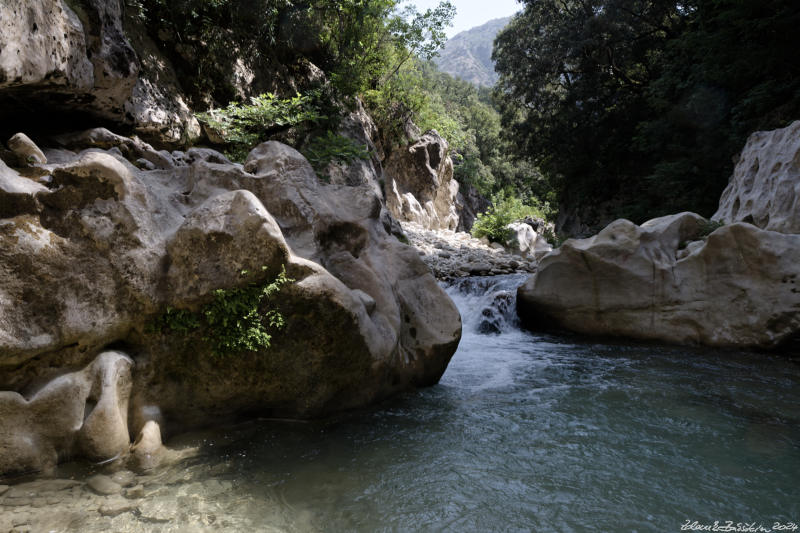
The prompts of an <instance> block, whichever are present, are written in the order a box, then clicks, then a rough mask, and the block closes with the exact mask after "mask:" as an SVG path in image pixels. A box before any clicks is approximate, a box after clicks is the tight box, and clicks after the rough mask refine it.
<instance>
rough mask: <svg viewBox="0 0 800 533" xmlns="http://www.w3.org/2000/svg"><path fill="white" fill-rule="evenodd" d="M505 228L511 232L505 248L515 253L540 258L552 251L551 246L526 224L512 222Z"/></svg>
mask: <svg viewBox="0 0 800 533" xmlns="http://www.w3.org/2000/svg"><path fill="white" fill-rule="evenodd" d="M506 228H507V229H508V230H509V231H510V232H511V237H510V238H509V240H508V241H507V242H506V246H507V247H508V248H509V249H511V250H512V251H514V252H515V253H519V254H522V255H532V256H535V257H537V258H540V257H542V256H544V255H546V254H548V253H549V252H551V251H552V250H553V246H552V245H551V244H550V243H548V242H547V240H546V239H545V238H544V237H543V236H542V235H541V234H539V233H537V232H536V231H535V230H534V229H533V227H532V226H531V224H529V223H527V222H512V223H511V224H509V225H507V226H506Z"/></svg>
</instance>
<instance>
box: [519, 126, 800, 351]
mask: <svg viewBox="0 0 800 533" xmlns="http://www.w3.org/2000/svg"><path fill="white" fill-rule="evenodd" d="M798 197H800V121H798V122H795V123H793V124H792V125H790V126H789V127H787V128H784V129H780V130H776V131H772V132H759V133H755V134H753V135H752V136H751V137H750V139H749V140H748V142H747V145H746V147H745V148H744V150H743V152H742V155H741V157H740V159H739V162H738V164H737V165H736V168H735V170H734V174H733V176H732V178H731V181H730V184H729V185H728V188H727V189H726V190H725V191H724V193H723V194H722V198H721V200H720V207H719V210H718V211H717V213H716V214H715V215H714V216H713V217H712V219H711V220H708V219H705V218H703V217H701V216H700V215H697V214H694V213H681V214H677V215H672V216H667V217H661V218H657V219H654V220H650V221H648V222H645V223H644V224H642V225H641V226H637V225H636V224H633V223H632V222H630V221H627V220H617V221H615V222H613V223H611V224H609V225H608V226H607V227H606V228H605V229H603V230H602V231H601V232H600V233H598V234H597V235H596V236H594V237H591V238H588V239H580V240H574V239H572V240H568V241H566V242H565V243H564V244H563V245H562V246H561V247H560V248H559V249H557V250H555V251H554V252H552V253H550V254H549V255H547V256H546V257H544V258H543V259H542V261H541V263H540V265H539V270H538V272H537V273H536V274H535V275H534V276H532V277H531V278H530V279H529V281H528V282H527V283H525V285H523V286H522V287H521V288H520V289H519V294H518V306H519V312H520V315H521V316H522V317H523V319H524V320H525V321H526V322H527V323H528V325H529V326H531V327H548V326H549V327H552V326H556V327H562V328H566V329H570V330H573V331H578V332H581V333H588V334H594V335H615V336H625V337H632V338H639V339H652V340H661V341H669V342H678V343H698V344H705V345H710V346H752V347H776V346H779V345H781V344H782V343H786V342H788V341H790V340H792V339H793V338H794V337H796V335H797V334H798V332H800V233H799V231H800V209H798V201H797V198H798Z"/></svg>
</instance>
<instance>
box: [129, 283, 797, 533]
mask: <svg viewBox="0 0 800 533" xmlns="http://www.w3.org/2000/svg"><path fill="white" fill-rule="evenodd" d="M521 281H522V278H520V277H518V276H505V277H497V278H472V279H470V280H469V281H466V282H464V283H462V285H461V286H455V287H450V288H449V289H448V292H449V293H450V295H451V296H452V297H453V299H454V300H455V301H456V303H457V305H458V306H459V309H461V312H462V316H463V319H464V334H463V339H462V341H461V345H460V347H459V349H458V352H457V353H456V355H455V357H454V358H453V360H452V362H451V364H450V367H449V368H448V370H447V372H446V373H445V375H444V377H443V379H442V381H441V383H440V384H439V385H437V386H435V387H432V388H429V389H425V390H420V391H415V392H413V393H408V394H406V395H403V396H401V397H398V398H395V399H393V400H391V401H389V402H386V403H384V404H382V405H378V406H376V407H374V408H370V409H367V410H362V411H358V412H353V413H348V414H346V415H342V416H340V417H338V418H335V419H332V420H326V421H320V422H311V423H301V422H297V423H291V422H275V421H260V422H255V423H249V424H247V425H245V426H239V427H237V428H234V429H230V430H227V431H225V432H222V433H217V434H213V435H212V434H209V435H201V436H196V437H195V439H198V440H197V442H200V443H201V444H202V447H201V449H202V453H201V454H200V455H198V456H196V457H194V458H192V459H190V460H188V461H186V462H184V463H182V464H180V465H179V466H178V467H177V468H173V469H172V472H171V473H170V472H166V473H162V474H159V475H161V476H162V478H161V479H162V481H161V482H160V483H161V484H162V485H163V487H164V488H163V489H162V493H163V494H183V495H186V494H187V493H190V492H191V491H192V490H194V489H187V487H191V486H194V487H198V488H197V489H196V490H197V491H199V492H200V494H197V495H195V496H196V497H197V498H199V499H201V500H204V501H208V502H210V503H208V505H211V503H213V504H214V505H216V506H217V507H215V509H216V510H215V511H214V513H215V514H214V516H213V520H212V522H214V523H215V524H216V525H217V526H219V527H222V525H224V524H225V523H226V522H225V517H224V516H222V515H223V514H224V513H228V514H229V515H230V516H229V518H230V520H229V521H228V522H227V523H228V524H231V527H232V528H233V529H236V527H234V526H235V524H239V526H238V527H244V526H243V525H242V524H246V525H247V527H248V528H252V529H253V530H273V529H272V528H274V530H276V531H337V532H340V531H341V532H344V531H354V532H356V531H357V532H361V531H363V532H380V531H402V532H405V531H452V532H472V531H474V532H488V531H536V532H547V531H554V532H571V531H575V532H580V531H600V532H610V531H637V532H650V531H653V532H663V531H680V530H681V526H683V525H684V524H686V522H687V520H688V521H695V520H696V521H697V522H698V523H700V524H713V522H714V521H715V520H718V521H720V522H724V521H732V522H734V523H736V522H756V523H761V524H763V525H764V527H771V526H772V525H773V524H774V523H775V522H781V523H783V524H787V523H791V522H794V523H798V522H800V364H798V361H797V360H796V359H792V358H790V357H787V356H785V355H783V356H777V355H769V354H761V353H738V352H720V351H707V350H699V349H686V348H675V347H659V346H642V345H627V344H595V343H587V342H580V341H577V340H574V339H566V338H560V337H554V336H543V335H535V334H531V333H528V332H524V331H521V330H520V329H519V328H518V327H517V325H516V324H515V323H514V319H513V300H512V297H513V293H514V289H515V287H516V285H518V284H519V283H520V282H521ZM498 330H499V331H500V333H480V331H498ZM156 479H159V478H158V476H156ZM212 479H217V480H222V481H224V482H227V483H228V485H226V487H227V488H225V489H221V490H220V489H218V490H217V491H216V492H215V493H213V494H212V493H208V494H203V491H204V490H206V489H205V488H204V487H206V486H207V482H208V481H209V480H212ZM198 482H200V483H198ZM203 483H206V484H205V485H204V484H203ZM192 484H194V485H192ZM164 491H167V492H164ZM181 491H182V492H181ZM129 514H130V513H129ZM135 518H136V516H135V513H134V514H133V515H132V516H131V517H130V520H135ZM190 519H191V517H186V516H184V517H183V518H174V519H173V522H171V524H172V526H175V527H177V528H178V529H176V530H180V523H179V522H180V520H184V521H186V520H188V521H189V522H191V520H190ZM116 520H122V518H121V517H118V518H116ZM176 520H177V521H178V522H175V521H176ZM236 520H239V521H238V522H237V521H236ZM241 520H244V522H242V521H241ZM189 522H187V523H189ZM204 523H208V520H206V522H204ZM120 524H121V523H120ZM168 525H169V523H164V524H162V525H161V526H159V527H167V526H168ZM119 527H120V528H121V529H122V528H123V526H122V525H119ZM131 529H132V530H135V528H133V527H131ZM223 529H224V527H223ZM160 530H161V529H160Z"/></svg>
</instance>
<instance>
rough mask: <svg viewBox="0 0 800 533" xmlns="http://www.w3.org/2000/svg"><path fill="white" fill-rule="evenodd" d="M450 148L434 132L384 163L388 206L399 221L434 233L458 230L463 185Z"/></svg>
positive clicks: (396, 152) (429, 132) (426, 134)
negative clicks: (460, 195)
mask: <svg viewBox="0 0 800 533" xmlns="http://www.w3.org/2000/svg"><path fill="white" fill-rule="evenodd" d="M449 149H450V148H449V146H448V144H447V141H445V140H444V139H443V138H442V137H441V136H440V135H439V134H438V133H437V132H436V131H435V130H431V131H428V132H427V133H425V135H423V136H422V137H420V138H419V139H418V140H417V141H416V142H414V143H412V144H410V145H408V146H406V147H403V148H398V149H395V150H394V151H393V152H392V153H391V154H390V155H389V157H387V159H386V161H384V179H385V184H384V191H385V194H386V206H387V207H388V208H389V211H390V212H391V213H392V215H393V216H394V217H395V218H396V219H397V220H401V221H406V222H413V223H415V224H419V225H420V226H422V227H423V228H426V229H434V230H436V229H449V230H455V229H456V228H457V227H458V220H459V217H458V211H457V207H456V204H457V198H458V188H459V186H458V182H457V181H456V180H454V179H453V161H452V160H451V159H450V156H449V154H448V152H449Z"/></svg>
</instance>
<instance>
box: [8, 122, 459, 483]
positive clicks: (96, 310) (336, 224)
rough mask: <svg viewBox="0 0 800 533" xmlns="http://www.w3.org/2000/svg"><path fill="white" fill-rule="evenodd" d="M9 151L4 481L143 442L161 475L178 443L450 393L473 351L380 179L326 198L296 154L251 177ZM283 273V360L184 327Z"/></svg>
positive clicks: (66, 150)
mask: <svg viewBox="0 0 800 533" xmlns="http://www.w3.org/2000/svg"><path fill="white" fill-rule="evenodd" d="M8 145H9V146H8V150H3V151H1V152H0V156H2V157H3V159H4V160H5V162H4V163H0V272H2V273H3V284H2V285H0V391H3V392H0V452H1V453H0V473H8V472H26V471H33V470H43V469H47V468H49V467H52V466H53V465H54V464H55V463H56V462H58V461H59V460H61V459H63V458H65V457H75V456H80V457H87V458H89V459H92V460H95V461H105V460H111V459H114V458H116V457H118V456H119V457H124V456H127V455H128V454H129V452H130V448H131V446H130V445H131V440H132V439H131V437H134V436H138V437H137V439H136V440H137V444H135V445H134V447H133V449H134V451H135V450H137V449H139V450H140V451H141V453H140V454H139V456H140V458H139V459H137V461H143V462H145V463H146V462H147V458H148V457H149V456H152V455H153V453H156V452H157V450H158V449H159V447H160V442H161V433H162V432H164V431H166V432H168V433H172V434H174V432H176V431H180V430H182V429H186V428H190V427H193V426H198V425H207V424H210V423H213V422H214V421H218V420H229V419H230V417H231V416H233V415H237V414H243V413H260V414H265V415H269V416H289V417H314V416H321V415H324V414H326V413H330V412H333V411H337V410H342V409H348V408H353V407H357V406H360V405H365V404H367V403H370V402H373V401H375V400H377V399H379V398H383V397H385V396H387V395H389V394H392V393H393V392H396V391H399V390H402V389H405V388H408V387H412V386H424V385H430V384H433V383H435V382H436V381H438V379H439V377H440V376H441V375H442V373H443V372H444V370H445V368H446V366H447V363H448V361H449V359H450V357H451V356H452V354H453V352H454V351H455V349H456V346H457V345H458V342H459V338H460V332H461V321H460V317H459V313H458V311H457V309H456V308H455V306H454V305H453V303H452V301H450V299H449V298H448V297H447V296H446V294H445V293H444V291H443V290H442V289H441V288H440V287H439V286H438V284H437V283H436V280H435V279H434V277H433V276H432V275H431V274H430V271H429V270H428V268H427V267H426V266H425V264H424V263H423V262H422V261H421V260H420V259H419V256H418V254H417V252H416V250H415V249H414V248H412V247H411V246H408V245H406V244H404V243H402V242H401V241H400V240H398V238H397V237H396V236H395V235H393V232H396V231H397V230H396V227H397V223H396V222H395V221H393V219H392V217H391V216H390V215H389V213H388V212H387V210H386V209H385V207H384V206H383V203H382V199H381V196H380V193H379V191H378V189H377V188H376V187H375V186H374V184H356V185H346V184H328V183H325V182H323V181H321V180H320V179H319V178H318V176H317V175H316V173H315V172H314V170H313V169H312V167H311V165H310V164H309V163H308V161H306V159H305V158H304V157H303V156H302V155H301V154H300V153H298V152H297V151H295V150H294V149H292V148H290V147H289V146H286V145H283V144H281V143H278V142H268V143H264V144H261V145H259V146H257V147H256V148H255V149H254V150H253V151H252V152H251V153H250V155H249V156H248V158H247V160H246V162H245V164H244V165H240V164H235V163H231V162H230V161H228V160H227V159H226V158H225V157H224V156H223V155H222V154H219V153H217V152H215V151H213V150H208V149H198V148H192V149H189V150H187V151H185V152H184V151H173V152H168V151H165V150H161V151H158V150H155V149H153V148H152V147H151V146H149V145H147V144H146V143H143V142H142V141H139V140H137V139H130V138H126V137H121V136H118V135H115V134H113V133H111V132H110V131H108V130H105V129H94V130H90V131H87V132H83V133H80V134H75V135H64V136H61V137H59V138H58V139H57V142H56V143H55V146H53V147H47V148H45V149H41V150H40V149H39V147H37V146H36V145H35V144H34V143H33V141H31V139H30V138H28V137H27V136H25V135H16V136H14V138H13V139H12V140H11V142H9V143H8ZM284 270H285V273H286V277H288V278H290V279H291V280H292V281H291V282H290V283H287V284H285V285H284V286H283V287H282V288H281V290H280V291H279V292H278V293H277V294H274V295H273V296H272V297H270V299H269V302H268V303H265V304H263V305H262V306H261V308H260V309H259V312H261V313H263V317H262V318H261V320H262V322H264V323H267V322H271V321H272V320H273V318H274V317H275V316H277V315H275V314H272V313H273V312H275V313H278V314H279V315H280V316H282V317H283V318H284V321H285V325H284V326H283V327H282V328H277V327H276V328H275V329H274V330H273V331H272V332H271V335H272V338H271V342H269V343H267V344H266V345H265V344H264V343H262V344H261V345H259V346H255V347H254V346H253V345H246V346H247V349H243V350H239V351H233V350H231V353H219V350H217V349H215V348H214V346H215V345H214V344H213V342H211V341H213V339H210V338H209V336H210V335H211V333H209V331H207V330H200V329H192V328H191V327H190V326H187V325H186V324H185V323H182V322H180V321H177V322H174V321H173V322H170V320H175V317H176V316H177V317H181V316H199V315H198V313H200V312H201V311H202V310H203V309H207V307H206V306H208V305H209V304H210V303H213V302H218V301H219V300H218V298H220V297H222V296H224V295H225V294H227V295H233V296H231V297H232V298H233V297H236V295H241V294H242V291H244V290H246V289H248V288H250V289H252V288H253V287H260V286H262V285H263V286H266V284H267V283H269V282H270V281H271V280H274V279H276V278H277V277H278V276H279V274H280V272H281V271H284ZM237 291H238V292H237ZM221 295H222V296H221ZM223 304H224V305H223V306H222V308H223V309H227V308H228V307H229V308H230V309H232V311H231V312H235V310H236V309H238V307H237V306H240V304H239V303H237V302H236V301H233V302H229V303H227V304H226V303H225V302H224V301H223ZM225 305H227V306H228V307H225ZM267 305H269V308H267V307H265V306H267ZM170 310H172V311H170ZM175 310H179V311H178V314H175V313H176V311H175ZM170 313H172V314H170ZM180 313H184V314H183V315H181V314H180ZM237 316H238V315H236V316H233V315H232V316H231V318H230V319H227V318H225V317H221V319H220V320H221V321H223V322H227V321H228V320H230V321H232V323H237V320H239V319H238V318H237ZM271 317H272V318H271ZM237 331H238V330H234V334H240V333H241V332H239V333H237ZM233 340H234V341H238V340H239V339H233ZM245 340H246V339H245ZM262 340H263V338H262ZM134 455H135V453H134ZM156 455H157V454H156Z"/></svg>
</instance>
